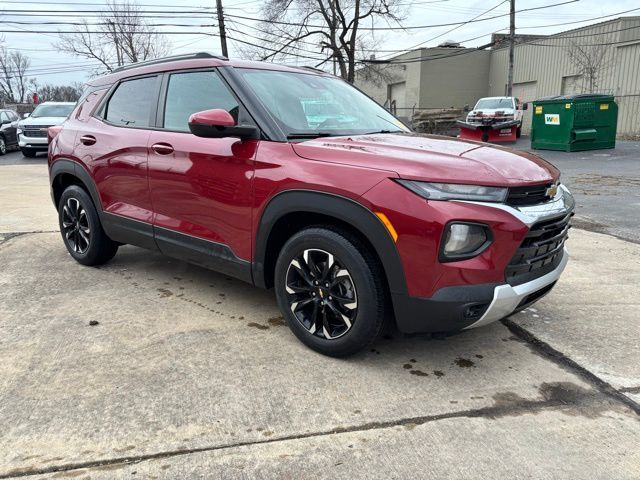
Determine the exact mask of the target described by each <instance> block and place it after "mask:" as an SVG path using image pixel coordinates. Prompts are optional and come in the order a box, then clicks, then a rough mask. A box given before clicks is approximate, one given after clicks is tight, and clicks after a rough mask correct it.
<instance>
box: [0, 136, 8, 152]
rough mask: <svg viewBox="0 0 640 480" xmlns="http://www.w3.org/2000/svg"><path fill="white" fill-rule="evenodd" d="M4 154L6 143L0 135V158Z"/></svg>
mask: <svg viewBox="0 0 640 480" xmlns="http://www.w3.org/2000/svg"><path fill="white" fill-rule="evenodd" d="M5 153H7V142H6V141H5V139H4V137H3V136H2V135H0V156H2V155H4V154H5Z"/></svg>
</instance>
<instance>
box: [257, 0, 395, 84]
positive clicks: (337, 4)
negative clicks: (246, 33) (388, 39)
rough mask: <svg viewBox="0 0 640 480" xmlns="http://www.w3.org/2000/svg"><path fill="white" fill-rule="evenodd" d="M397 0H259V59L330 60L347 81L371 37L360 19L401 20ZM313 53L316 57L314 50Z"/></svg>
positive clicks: (350, 78)
mask: <svg viewBox="0 0 640 480" xmlns="http://www.w3.org/2000/svg"><path fill="white" fill-rule="evenodd" d="M401 2H402V0H267V1H266V2H264V3H263V5H262V18H263V21H262V22H260V30H262V31H263V32H264V34H265V35H263V37H266V38H262V39H261V40H260V41H261V45H259V47H262V48H261V49H260V48H258V50H257V51H258V52H259V53H260V58H261V59H262V60H283V59H284V58H287V54H289V55H290V54H296V55H299V56H300V57H305V56H306V57H311V59H314V58H318V57H323V56H325V55H326V59H320V58H318V59H319V62H318V63H317V64H316V65H315V66H316V67H320V66H323V65H325V64H327V63H329V62H335V64H336V68H337V71H338V73H339V75H340V76H341V77H342V78H344V79H345V80H347V81H349V82H352V83H353V81H354V79H355V68H356V62H357V60H359V59H360V58H359V57H364V55H363V54H362V52H363V51H364V49H365V47H366V45H370V44H371V43H372V41H373V38H372V34H371V33H370V32H368V33H363V31H362V30H360V27H361V25H362V23H363V22H365V21H366V22H368V23H371V24H373V22H375V21H376V20H384V21H385V22H388V23H394V24H396V25H398V26H400V22H401V20H402V19H403V11H402V9H401V5H402V3H401ZM314 53H315V57H314V56H313V54H314Z"/></svg>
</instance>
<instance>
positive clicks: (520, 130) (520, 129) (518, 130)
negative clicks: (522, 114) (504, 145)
mask: <svg viewBox="0 0 640 480" xmlns="http://www.w3.org/2000/svg"><path fill="white" fill-rule="evenodd" d="M520 135H522V128H521V127H518V128H517V129H516V138H520Z"/></svg>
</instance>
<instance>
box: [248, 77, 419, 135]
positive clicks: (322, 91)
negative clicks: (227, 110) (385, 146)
mask: <svg viewBox="0 0 640 480" xmlns="http://www.w3.org/2000/svg"><path fill="white" fill-rule="evenodd" d="M238 71H239V72H240V74H241V75H242V77H243V78H244V79H245V80H246V82H247V83H248V84H249V86H250V87H251V89H252V90H253V91H254V93H255V94H256V96H257V97H258V98H260V100H261V101H262V103H263V104H264V106H265V107H266V108H267V110H269V112H270V113H271V114H272V115H273V116H274V117H275V118H276V120H277V121H278V123H279V124H280V127H281V128H282V130H283V131H284V132H285V133H286V134H287V136H289V137H292V138H295V137H302V138H305V137H313V136H332V135H352V134H362V133H377V132H408V131H409V130H408V129H407V127H405V126H404V125H403V124H402V123H401V122H400V121H399V120H397V119H396V118H395V117H394V116H393V115H391V114H390V113H389V112H387V111H386V110H385V109H384V108H382V107H381V106H380V105H378V104H377V103H376V102H374V101H373V100H371V99H370V98H369V97H367V96H366V95H364V94H363V93H361V92H360V91H358V90H357V89H355V88H353V87H352V86H351V85H349V84H348V83H347V82H344V81H343V80H340V79H338V78H335V77H323V76H320V75H313V74H305V73H294V72H280V71H275V70H253V69H238Z"/></svg>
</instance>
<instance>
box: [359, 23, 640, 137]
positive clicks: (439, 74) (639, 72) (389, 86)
mask: <svg viewBox="0 0 640 480" xmlns="http://www.w3.org/2000/svg"><path fill="white" fill-rule="evenodd" d="M491 44H492V46H491V48H487V49H477V48H463V47H458V46H455V45H454V46H451V45H447V46H443V47H437V48H422V49H418V50H413V51H410V52H407V53H405V54H402V55H399V56H396V57H393V58H390V59H389V61H390V62H391V63H386V64H385V63H376V64H372V66H370V67H363V68H362V69H361V70H359V71H358V72H357V75H356V85H357V86H358V87H359V88H360V89H362V90H363V91H365V92H366V93H367V94H368V95H370V96H371V97H373V98H374V99H375V100H376V101H378V102H379V103H380V104H383V105H385V106H386V107H387V108H389V109H390V110H391V111H393V112H394V113H395V114H396V115H397V116H398V117H399V118H402V119H407V120H410V118H411V116H412V113H413V112H415V111H416V110H421V109H440V108H448V107H457V108H460V107H464V106H465V105H469V106H471V107H473V105H474V104H475V103H476V101H477V100H478V99H479V98H481V97H485V96H501V95H505V94H506V89H507V70H508V52H509V48H508V42H507V41H505V39H504V35H494V37H493V38H492V42H491ZM514 56H515V59H514V77H513V78H514V79H513V82H514V84H513V96H515V97H518V98H519V99H520V100H521V101H523V102H531V101H533V100H535V99H537V98H542V97H549V96H554V95H567V94H574V93H595V92H598V93H608V94H611V95H614V96H615V99H616V102H617V103H618V105H619V114H618V136H619V137H623V138H625V137H633V138H637V137H639V136H640V113H639V112H640V17H639V16H634V17H621V18H617V19H614V20H609V21H606V22H601V23H598V24H595V25H590V26H587V27H581V28H576V29H573V30H568V31H565V32H562V33H558V34H554V35H548V36H541V35H522V36H518V38H517V41H516V46H515V54H514ZM530 125H531V109H529V110H528V111H526V112H525V117H524V121H523V132H524V133H527V132H528V131H529V129H530Z"/></svg>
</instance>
